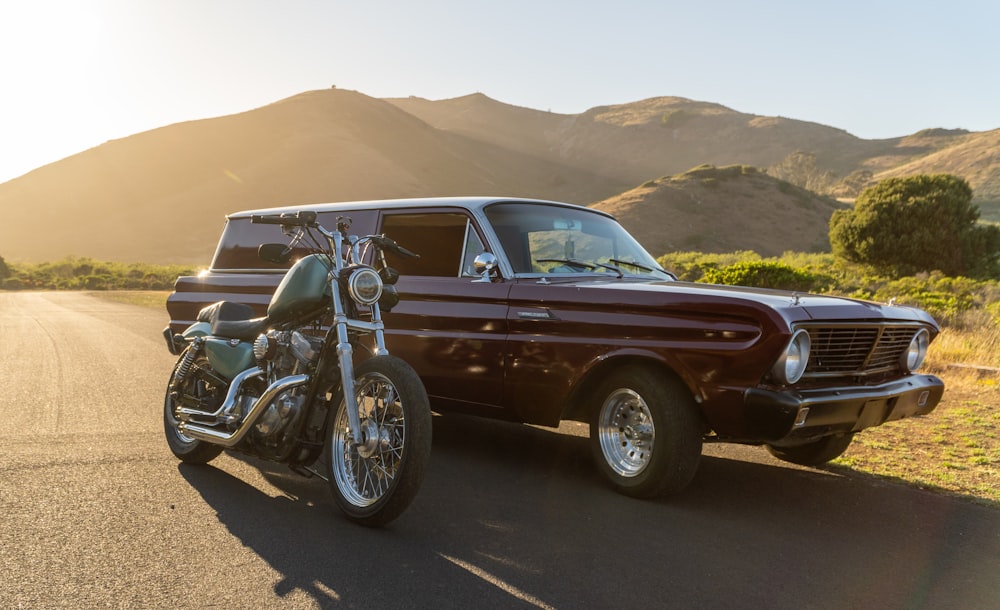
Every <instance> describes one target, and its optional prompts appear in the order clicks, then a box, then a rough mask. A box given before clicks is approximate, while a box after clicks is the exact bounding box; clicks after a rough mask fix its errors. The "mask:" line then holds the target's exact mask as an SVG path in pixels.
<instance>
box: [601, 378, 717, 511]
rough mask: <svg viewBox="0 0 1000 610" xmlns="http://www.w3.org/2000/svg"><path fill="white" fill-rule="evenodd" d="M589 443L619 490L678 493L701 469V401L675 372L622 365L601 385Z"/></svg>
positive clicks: (649, 495)
mask: <svg viewBox="0 0 1000 610" xmlns="http://www.w3.org/2000/svg"><path fill="white" fill-rule="evenodd" d="M590 444H591V450H592V453H593V455H594V459H595V461H596V462H597V465H598V467H599V468H600V470H601V472H602V473H603V474H604V475H605V476H606V477H607V479H608V480H609V481H610V482H611V484H612V486H613V487H614V488H615V489H616V490H617V491H618V492H620V493H622V494H625V495H628V496H632V497H636V498H653V497H658V496H664V495H668V494H671V493H675V492H677V491H680V490H681V489H683V488H684V487H686V486H687V485H688V483H690V482H691V480H692V479H693V478H694V474H695V471H696V470H697V469H698V461H699V459H700V457H701V445H702V433H701V422H700V418H699V415H698V410H697V405H696V404H695V402H694V399H693V398H692V397H691V394H690V392H688V390H687V388H686V387H685V386H684V385H683V384H682V383H680V381H678V380H677V379H675V378H670V377H665V376H664V375H663V374H662V373H659V372H657V371H654V370H652V369H650V368H645V367H636V366H632V367H627V368H623V369H619V370H618V371H615V372H614V373H612V374H611V375H610V376H609V377H608V378H607V379H605V380H604V382H603V383H601V384H600V386H599V390H598V392H597V394H596V400H595V403H594V405H593V406H592V408H591V418H590Z"/></svg>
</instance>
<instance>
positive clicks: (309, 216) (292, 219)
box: [250, 212, 316, 227]
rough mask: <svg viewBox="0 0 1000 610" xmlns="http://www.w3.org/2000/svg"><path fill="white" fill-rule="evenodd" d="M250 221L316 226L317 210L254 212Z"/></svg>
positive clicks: (268, 223) (266, 223)
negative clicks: (278, 212)
mask: <svg viewBox="0 0 1000 610" xmlns="http://www.w3.org/2000/svg"><path fill="white" fill-rule="evenodd" d="M250 222H252V223H254V224H263V225H285V226H288V227H315V226H316V212H296V213H295V214H289V213H284V214H267V215H264V214H260V215H258V214H254V215H253V216H251V217H250Z"/></svg>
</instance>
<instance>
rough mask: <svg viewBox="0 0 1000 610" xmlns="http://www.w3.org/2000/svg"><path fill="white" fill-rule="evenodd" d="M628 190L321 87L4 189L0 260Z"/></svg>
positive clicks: (163, 245)
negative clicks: (338, 208) (398, 204)
mask: <svg viewBox="0 0 1000 610" xmlns="http://www.w3.org/2000/svg"><path fill="white" fill-rule="evenodd" d="M628 186H629V185H628V184H625V183H622V182H618V181H615V180H609V179H607V178H604V177H602V176H598V175H594V174H593V173H592V172H588V171H586V170H581V169H579V168H575V167H571V166H568V165H564V164H560V163H558V162H553V161H549V160H546V159H535V158H531V157H530V156H528V155H524V154H521V153H517V152H512V151H510V150H508V149H505V148H503V147H500V146H497V145H494V144H489V143H485V142H480V141H476V140H471V139H469V138H466V137H463V136H461V135H457V134H452V133H448V132H445V131H442V130H439V129H434V128H433V127H430V126H429V125H427V124H426V123H424V122H423V121H421V120H420V119H418V118H416V117H414V116H413V115H410V114H408V113H406V112H403V111H402V110H400V109H399V108H397V107H396V106H393V105H392V104H389V103H387V102H384V101H381V100H377V99H374V98H371V97H368V96H365V95H362V94H360V93H356V92H351V91H343V90H336V89H330V90H325V91H312V92H308V93H303V94H301V95H297V96H294V97H291V98H288V99H285V100H281V101H279V102H276V103H274V104H271V105H268V106H265V107H262V108H258V109H255V110H251V111H248V112H244V113H240V114H235V115H231V116H224V117H219V118H213V119H205V120H200V121H192V122H187V123H179V124H175V125H170V126H167V127H162V128H160V129H155V130H152V131H147V132H143V133H140V134H136V135H133V136H130V137H127V138H123V139H121V140H115V141H111V142H107V143H105V144H103V145H101V146H98V147H96V148H93V149H90V150H87V151H84V152H82V153H80V154H77V155H74V156H72V157H69V158H66V159H63V160H62V161H58V162H56V163H52V164H50V165H47V166H44V167H42V168H39V169H37V170H34V171H32V172H29V173H28V174H26V175H24V176H21V177H19V178H16V179H14V180H11V181H10V182H7V183H4V184H2V185H0V209H2V210H3V211H4V217H5V218H4V222H3V223H2V224H0V255H2V256H4V257H6V258H9V259H11V260H17V259H32V260H52V259H57V258H61V257H63V256H65V255H67V254H75V255H86V256H93V257H98V258H110V259H125V260H133V259H134V260H147V261H174V262H185V263H196V264H207V263H208V262H209V261H210V259H211V256H212V253H213V252H214V251H215V245H216V242H217V240H218V237H219V231H220V228H221V226H222V222H223V219H224V216H225V215H226V214H228V213H231V212H235V211H238V210H244V209H250V208H256V207H262V206H274V205H286V204H287V205H293V204H297V203H316V202H323V201H344V200H356V199H378V198H393V197H418V196H436V195H465V194H491V193H501V194H505V195H506V194H509V195H521V196H533V197H546V198H551V199H561V200H567V201H576V202H581V203H589V202H590V201H592V200H593V198H594V197H595V194H599V195H597V197H598V198H601V197H606V196H609V195H611V194H613V193H615V192H620V191H621V190H623V189H624V188H626V187H628ZM42 219H44V221H43V220H42Z"/></svg>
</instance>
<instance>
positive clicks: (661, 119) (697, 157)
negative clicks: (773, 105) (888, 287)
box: [389, 94, 1000, 220]
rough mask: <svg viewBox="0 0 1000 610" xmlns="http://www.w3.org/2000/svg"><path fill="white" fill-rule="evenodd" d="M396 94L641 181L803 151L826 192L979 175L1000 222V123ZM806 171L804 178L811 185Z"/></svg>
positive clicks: (521, 146)
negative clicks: (877, 120)
mask: <svg viewBox="0 0 1000 610" xmlns="http://www.w3.org/2000/svg"><path fill="white" fill-rule="evenodd" d="M389 101H390V102H392V103H393V104H395V105H397V106H398V107H400V108H402V109H403V110H406V111H407V112H409V113H411V114H413V115H414V116H417V117H420V118H421V119H423V120H424V121H426V122H427V123H428V124H430V125H432V126H434V127H437V128H439V129H442V130H446V131H449V132H454V133H461V134H463V135H465V136H468V137H470V138H474V139H477V140H480V141H483V142H493V143H497V144H499V145H502V146H505V147H508V148H510V149H512V150H517V151H519V152H522V153H525V154H528V155H531V156H533V157H537V158H544V159H549V160H552V161H557V162H561V163H567V164H571V165H573V166H576V167H581V168H585V169H587V170H589V171H591V172H599V173H602V174H604V175H606V176H608V177H609V178H613V179H617V180H620V181H623V182H626V183H629V184H633V185H634V184H639V183H641V182H643V181H645V180H649V179H650V178H652V177H654V176H663V175H670V174H676V173H680V172H683V171H685V170H687V169H688V168H691V167H695V166H697V165H700V164H710V165H716V166H725V165H732V164H742V165H752V166H754V167H759V168H771V167H774V166H776V165H778V164H781V163H783V162H785V161H786V160H787V159H789V158H790V157H792V156H794V155H796V153H800V152H806V153H809V154H810V155H811V156H812V157H813V158H814V159H815V168H813V170H812V171H814V172H816V173H818V174H822V178H823V180H822V181H819V182H822V183H824V184H825V190H826V192H827V193H828V194H835V195H837V196H840V197H846V198H853V197H855V196H856V195H857V194H858V193H859V192H860V190H861V189H862V188H864V187H865V186H868V185H871V184H874V183H875V182H876V181H877V180H879V179H881V178H882V177H888V176H890V175H912V174H915V173H922V172H930V173H940V172H950V173H956V174H957V175H959V176H962V177H964V178H966V179H967V180H968V181H969V183H970V185H971V186H972V188H973V190H974V191H975V203H977V204H978V205H980V206H981V207H982V209H983V216H984V218H992V219H994V220H1000V195H998V193H1000V154H998V150H1000V148H998V146H1000V130H996V131H990V132H983V133H969V132H967V131H965V130H961V129H953V130H947V129H925V130H923V131H920V132H918V133H916V134H913V135H909V136H903V137H899V138H889V139H884V140H865V139H862V138H858V137H856V136H853V135H851V134H849V133H848V132H846V131H844V130H842V129H836V128H834V127H828V126H826V125H820V124H818V123H811V122H808V121H800V120H795V119H788V118H784V117H767V116H759V115H753V114H747V113H742V112H737V111H735V110H732V109H730V108H727V107H725V106H722V105H719V104H713V103H708V102H698V101H693V100H689V99H685V98H681V97H656V98H650V99H646V100H640V101H637V102H631V103H627V104H617V105H612V106H601V107H598V108H593V109H591V110H588V111H587V112H584V113H582V114H579V115H558V114H553V113H547V112H542V111H538V110H531V109H527V108H518V107H516V106H510V105H507V104H503V103H501V102H497V101H495V100H492V99H490V98H488V97H486V96H484V95H482V94H475V95H469V96H464V97H459V98H454V99H449V100H440V101H429V100H425V99H422V98H413V97H411V98H402V99H391V100H389ZM806 178H808V176H803V179H802V180H801V181H800V182H797V183H799V184H800V186H801V185H805V184H806V182H807V180H806ZM808 182H814V181H812V180H809V181H808Z"/></svg>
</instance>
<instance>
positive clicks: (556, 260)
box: [535, 258, 625, 279]
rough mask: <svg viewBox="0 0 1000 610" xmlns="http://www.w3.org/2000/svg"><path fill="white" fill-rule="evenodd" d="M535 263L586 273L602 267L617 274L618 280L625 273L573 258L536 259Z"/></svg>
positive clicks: (617, 269)
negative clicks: (566, 267)
mask: <svg viewBox="0 0 1000 610" xmlns="http://www.w3.org/2000/svg"><path fill="white" fill-rule="evenodd" d="M535 262H536V263H562V264H563V265H569V266H570V267H581V268H583V269H586V270H587V271H596V270H597V268H598V267H603V268H604V269H610V270H611V271H614V272H615V273H617V274H618V279H621V278H622V277H624V276H625V273H624V272H622V270H621V269H619V268H618V267H615V266H614V265H608V264H605V263H588V262H586V261H581V260H578V259H575V258H536V259H535Z"/></svg>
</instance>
